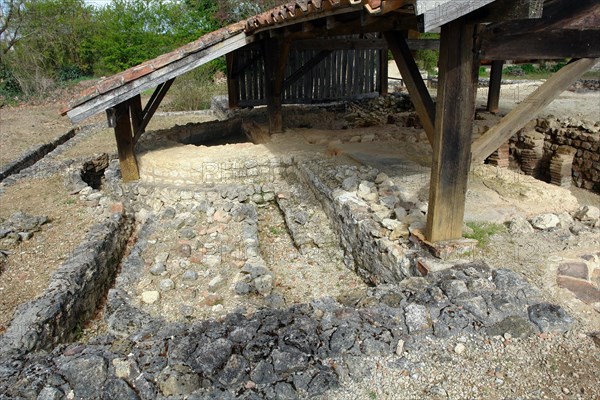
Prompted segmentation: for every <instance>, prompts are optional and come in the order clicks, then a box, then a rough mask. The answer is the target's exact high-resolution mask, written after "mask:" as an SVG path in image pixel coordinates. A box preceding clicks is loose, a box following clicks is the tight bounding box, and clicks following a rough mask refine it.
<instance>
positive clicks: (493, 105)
mask: <svg viewBox="0 0 600 400" xmlns="http://www.w3.org/2000/svg"><path fill="white" fill-rule="evenodd" d="M503 66H504V61H502V60H494V61H492V70H491V71H490V85H489V89H488V100H487V110H488V111H489V112H491V113H497V112H498V103H499V102H500V87H501V86H502V67H503Z"/></svg>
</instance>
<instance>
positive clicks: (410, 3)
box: [61, 0, 494, 123]
mask: <svg viewBox="0 0 600 400" xmlns="http://www.w3.org/2000/svg"><path fill="white" fill-rule="evenodd" d="M492 1H494V0H480V1H479V2H475V3H476V5H473V4H472V3H473V2H471V1H464V0H296V1H293V2H290V3H288V4H286V5H283V6H279V7H275V8H273V9H271V10H269V11H267V12H264V13H262V14H259V15H256V16H253V17H250V18H248V19H246V20H243V21H240V22H237V23H234V24H231V25H229V26H227V27H224V28H221V29H219V30H217V31H214V32H211V33H208V34H206V35H204V36H202V37H201V38H199V39H198V40H195V41H193V42H191V43H189V44H186V45H185V46H182V47H180V48H178V49H176V50H174V51H172V52H169V53H166V54H163V55H161V56H159V57H157V58H155V59H153V60H149V61H146V62H144V63H142V64H140V65H137V66H135V67H132V68H129V69H128V70H126V71H123V72H121V73H118V74H116V75H113V76H110V77H108V78H105V79H102V80H101V81H99V82H98V83H97V84H95V85H93V86H91V87H89V88H87V89H86V90H84V91H83V92H82V93H80V95H79V96H78V97H77V98H75V99H74V100H73V101H71V102H70V103H69V105H68V107H66V108H65V109H63V110H61V113H62V114H63V115H65V114H66V115H68V117H69V118H70V119H71V121H72V122H73V123H77V122H80V121H82V120H84V119H85V118H88V117H90V116H92V115H94V114H96V113H98V112H101V111H103V110H106V109H108V108H111V107H114V106H115V105H117V104H120V103H122V102H124V101H126V100H128V99H130V98H133V97H135V96H137V95H138V94H140V93H142V92H144V91H145V90H148V89H152V88H154V87H156V86H158V85H160V84H161V83H164V82H166V81H168V80H170V79H173V78H175V77H177V76H179V75H182V74H184V73H186V72H188V71H190V70H192V69H194V68H197V67H199V66H200V65H202V64H205V63H207V62H209V61H211V60H214V59H216V58H218V57H220V56H223V55H225V54H227V53H230V52H232V51H234V50H236V49H239V48H241V47H244V46H246V45H247V44H250V43H252V42H253V41H255V40H256V34H257V33H259V32H262V31H265V30H269V29H276V28H279V27H283V26H288V25H293V24H296V23H300V22H304V21H310V20H314V19H318V18H323V17H325V16H332V15H340V14H344V13H350V12H357V11H361V10H362V9H363V8H364V9H365V10H366V11H367V12H368V13H370V14H371V15H375V16H378V15H383V14H387V13H388V12H390V11H394V10H397V9H399V8H401V7H405V8H406V7H408V8H409V9H410V10H409V12H411V13H416V14H417V15H421V18H422V20H423V21H432V20H435V21H436V23H438V24H439V25H441V24H442V23H444V22H445V21H447V20H448V18H450V19H454V18H458V17H460V16H461V15H463V14H465V13H467V12H470V11H472V10H473V9H475V8H478V7H482V6H484V5H486V4H488V3H490V2H492ZM444 5H446V6H448V7H450V6H452V7H450V8H448V9H451V10H452V11H453V12H452V13H450V14H448V12H447V11H448V9H444V8H443V6H444ZM442 10H445V11H444V12H442ZM413 15H414V14H413ZM440 15H442V16H443V18H440ZM425 23H426V22H425ZM426 24H427V23H426ZM439 25H438V26H439ZM432 26H434V25H432V23H429V25H427V27H428V28H431V27H432Z"/></svg>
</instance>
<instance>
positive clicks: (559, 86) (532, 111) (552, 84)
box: [472, 58, 600, 163]
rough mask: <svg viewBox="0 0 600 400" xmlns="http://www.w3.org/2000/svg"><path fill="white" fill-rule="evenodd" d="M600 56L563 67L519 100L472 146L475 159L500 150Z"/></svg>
mask: <svg viewBox="0 0 600 400" xmlns="http://www.w3.org/2000/svg"><path fill="white" fill-rule="evenodd" d="M598 61H600V59H598V58H583V59H579V60H572V61H571V62H570V63H569V64H567V65H566V66H564V67H563V68H562V69H561V70H560V71H558V72H556V73H555V74H554V75H552V76H551V77H550V78H549V79H548V80H547V81H546V82H544V83H543V84H542V85H541V86H540V87H538V88H537V89H536V90H535V91H534V92H533V93H531V94H530V95H529V96H527V98H526V99H525V100H523V101H522V102H521V103H519V104H518V105H517V106H516V107H515V108H514V109H513V110H512V111H511V112H509V113H508V114H507V115H506V116H505V117H504V118H502V119H501V120H500V122H499V123H498V124H497V125H495V126H494V127H492V128H491V129H490V130H489V131H487V132H486V133H484V134H483V135H482V136H481V137H480V138H479V139H477V140H476V141H475V142H474V143H473V146H472V153H473V163H481V162H483V160H485V159H486V158H488V157H489V156H490V154H492V153H493V152H494V151H496V150H497V149H498V148H499V147H500V146H502V144H503V143H504V142H506V141H507V140H508V139H510V137H511V136H512V135H514V134H515V133H516V132H517V131H518V130H519V129H521V128H523V126H525V124H527V122H529V121H530V120H531V119H532V118H535V116H536V115H537V114H538V113H539V112H540V111H541V110H542V109H543V108H544V107H546V106H547V105H548V104H550V103H551V102H552V100H554V99H555V98H557V97H558V96H559V95H560V93H562V92H563V91H565V90H566V89H567V88H568V87H569V86H571V85H572V84H573V83H574V82H575V81H576V80H577V79H579V77H581V75H583V74H584V73H585V72H586V71H589V70H590V69H591V68H592V67H593V66H594V65H595V64H596V63H597V62H598Z"/></svg>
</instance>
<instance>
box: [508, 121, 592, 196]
mask: <svg viewBox="0 0 600 400" xmlns="http://www.w3.org/2000/svg"><path fill="white" fill-rule="evenodd" d="M510 147H511V154H512V155H513V157H514V158H515V160H516V161H517V162H518V163H519V165H520V167H521V169H522V170H523V171H524V172H525V173H527V174H528V175H532V176H535V177H536V178H538V179H542V180H545V181H547V182H553V183H556V184H563V185H565V179H566V178H569V176H568V175H569V171H572V173H571V176H572V182H573V183H574V184H575V185H576V186H577V187H581V188H584V189H587V190H591V191H594V192H596V193H600V123H598V122H588V121H576V120H573V119H570V118H569V119H566V120H561V119H558V118H548V119H537V120H534V121H532V122H531V123H530V124H528V125H527V126H526V127H525V128H523V129H522V130H521V131H519V132H518V133H517V134H516V135H515V136H513V137H512V138H511V140H510ZM558 158H560V160H558ZM559 161H560V162H561V163H562V164H568V165H567V168H560V165H557V164H560V163H559ZM570 164H572V168H568V167H570ZM559 170H561V171H559ZM558 173H562V175H566V176H552V175H553V174H555V175H556V174H558ZM561 178H562V179H561ZM566 183H567V184H568V182H566Z"/></svg>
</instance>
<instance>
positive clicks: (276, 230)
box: [269, 226, 284, 236]
mask: <svg viewBox="0 0 600 400" xmlns="http://www.w3.org/2000/svg"><path fill="white" fill-rule="evenodd" d="M269 232H270V233H271V235H273V236H279V235H281V234H282V233H283V232H284V231H283V229H281V228H279V227H277V226H271V227H270V228H269Z"/></svg>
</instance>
